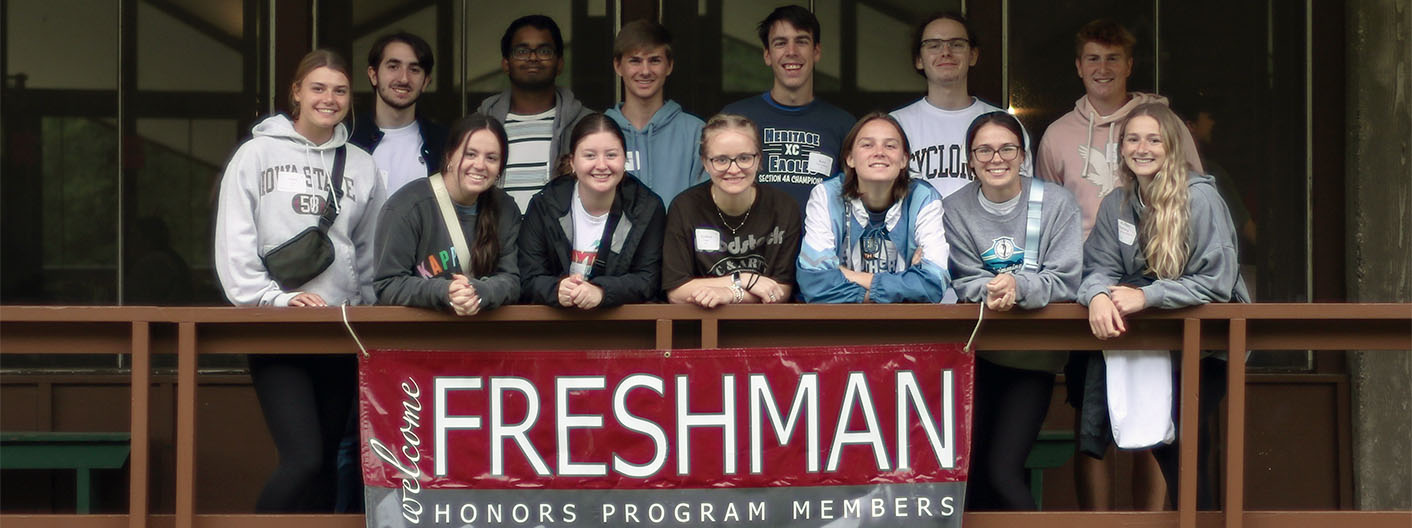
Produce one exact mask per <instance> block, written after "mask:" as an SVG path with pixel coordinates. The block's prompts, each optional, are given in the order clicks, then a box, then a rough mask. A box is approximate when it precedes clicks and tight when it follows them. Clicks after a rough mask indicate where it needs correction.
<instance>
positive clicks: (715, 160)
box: [706, 152, 760, 171]
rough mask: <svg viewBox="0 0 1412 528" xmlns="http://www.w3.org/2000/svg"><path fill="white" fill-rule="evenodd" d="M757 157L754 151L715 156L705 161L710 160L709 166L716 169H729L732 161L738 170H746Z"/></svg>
mask: <svg viewBox="0 0 1412 528" xmlns="http://www.w3.org/2000/svg"><path fill="white" fill-rule="evenodd" d="M759 157H760V155H759V154H756V153H754V152H746V153H744V154H736V156H735V157H734V158H732V157H730V156H716V157H712V158H707V159H706V161H709V162H711V168H713V169H716V170H718V171H724V170H727V169H730V168H731V164H732V163H734V164H735V166H737V167H740V170H746V169H749V168H751V167H754V166H755V160H756V159H757V158H759Z"/></svg>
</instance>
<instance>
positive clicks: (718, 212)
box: [711, 187, 755, 236]
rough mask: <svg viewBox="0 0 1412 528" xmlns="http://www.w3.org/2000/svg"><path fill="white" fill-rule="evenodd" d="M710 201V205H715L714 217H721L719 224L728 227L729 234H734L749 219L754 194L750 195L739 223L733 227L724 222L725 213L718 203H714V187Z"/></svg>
mask: <svg viewBox="0 0 1412 528" xmlns="http://www.w3.org/2000/svg"><path fill="white" fill-rule="evenodd" d="M711 202H712V204H711V205H715V206H716V217H717V218H720V219H721V225H723V226H726V229H729V230H730V232H731V236H735V232H736V231H739V230H740V228H742V227H745V223H746V222H749V221H750V211H752V210H754V209H755V197H754V196H751V197H750V206H749V207H746V208H745V216H744V217H742V218H741V219H740V223H739V224H736V226H735V227H731V225H730V224H729V223H726V214H725V213H724V212H722V211H721V206H720V205H719V204H717V203H715V202H716V189H715V188H714V187H713V188H712V189H711Z"/></svg>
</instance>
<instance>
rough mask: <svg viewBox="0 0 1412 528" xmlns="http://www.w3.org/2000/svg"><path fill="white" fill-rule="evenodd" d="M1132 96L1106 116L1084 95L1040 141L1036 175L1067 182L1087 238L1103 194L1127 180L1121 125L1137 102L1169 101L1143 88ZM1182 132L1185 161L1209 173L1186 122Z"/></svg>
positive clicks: (1130, 94) (1203, 172)
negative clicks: (1122, 174)
mask: <svg viewBox="0 0 1412 528" xmlns="http://www.w3.org/2000/svg"><path fill="white" fill-rule="evenodd" d="M1128 95H1129V96H1131V97H1132V98H1131V99H1129V100H1128V102H1127V104H1125V105H1123V106H1122V107H1121V108H1118V110H1117V111H1116V112H1113V113H1112V114H1110V115H1106V116H1101V115H1098V110H1096V109H1094V108H1093V105H1092V104H1090V103H1089V102H1088V96H1087V95H1085V96H1083V97H1080V98H1079V100H1078V101H1077V102H1075V103H1074V109H1073V110H1072V111H1070V112H1069V113H1067V114H1064V115H1063V116H1062V117H1060V118H1059V119H1058V120H1056V121H1054V123H1053V124H1051V125H1049V128H1048V129H1046V130H1045V131H1044V137H1043V138H1042V139H1040V141H1039V162H1038V163H1036V164H1035V172H1036V176H1039V177H1040V178H1043V179H1045V180H1049V181H1052V182H1054V183H1058V184H1060V185H1063V186H1064V188H1066V189H1068V190H1069V192H1071V193H1073V194H1074V199H1075V200H1078V202H1079V209H1080V210H1081V211H1083V219H1084V233H1083V236H1084V238H1088V233H1089V231H1090V230H1091V229H1093V219H1094V216H1095V215H1096V214H1097V213H1098V204H1099V203H1100V202H1102V201H1103V197H1104V196H1107V195H1108V193H1110V192H1112V191H1113V189H1116V188H1118V187H1121V186H1122V185H1123V184H1122V181H1121V180H1120V179H1119V177H1118V169H1119V167H1120V166H1121V165H1122V163H1123V161H1122V159H1121V158H1120V151H1121V147H1120V145H1121V144H1122V141H1121V140H1120V139H1119V138H1118V134H1119V131H1118V126H1120V125H1121V124H1122V122H1123V120H1124V119H1127V117H1128V114H1129V113H1131V112H1132V111H1133V109H1134V108H1137V107H1138V106H1139V105H1142V104H1146V103H1162V104H1167V98H1166V97H1162V96H1160V95H1155V94H1148V93H1142V92H1129V93H1128ZM1180 133H1181V137H1182V148H1183V150H1185V151H1186V156H1187V162H1188V163H1190V164H1191V168H1192V169H1194V170H1196V172H1197V173H1198V174H1205V173H1206V170H1205V169H1204V168H1202V166H1201V158H1200V157H1198V155H1197V152H1196V142H1194V141H1192V139H1191V133H1190V132H1188V131H1187V129H1186V127H1180Z"/></svg>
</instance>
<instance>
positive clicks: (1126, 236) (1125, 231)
mask: <svg viewBox="0 0 1412 528" xmlns="http://www.w3.org/2000/svg"><path fill="white" fill-rule="evenodd" d="M1135 240H1137V227H1134V226H1133V225H1132V224H1129V223H1127V222H1126V221H1123V220H1119V221H1118V241H1119V242H1122V243H1123V244H1125V245H1129V246H1131V245H1133V241H1135Z"/></svg>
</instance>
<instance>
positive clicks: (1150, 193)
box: [1118, 103, 1192, 279]
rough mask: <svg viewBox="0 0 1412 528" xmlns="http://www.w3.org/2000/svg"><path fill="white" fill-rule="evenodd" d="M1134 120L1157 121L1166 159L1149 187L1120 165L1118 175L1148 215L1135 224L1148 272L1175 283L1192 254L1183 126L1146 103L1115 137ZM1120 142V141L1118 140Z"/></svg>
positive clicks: (1163, 108) (1161, 106) (1123, 133)
mask: <svg viewBox="0 0 1412 528" xmlns="http://www.w3.org/2000/svg"><path fill="white" fill-rule="evenodd" d="M1137 116H1147V117H1150V118H1152V119H1154V120H1156V121H1157V128H1158V131H1159V133H1160V134H1161V136H1162V148H1163V150H1164V151H1165V152H1166V158H1165V159H1164V160H1163V161H1162V167H1161V168H1160V170H1158V172H1157V174H1156V175H1154V176H1153V177H1152V181H1151V183H1149V184H1147V185H1140V184H1139V182H1138V179H1137V175H1135V174H1133V172H1132V170H1131V169H1129V168H1128V166H1127V163H1126V162H1125V163H1123V164H1122V169H1121V173H1122V175H1123V177H1124V178H1126V179H1127V182H1128V183H1130V184H1132V186H1133V188H1136V189H1137V191H1138V196H1139V197H1140V198H1141V199H1142V201H1143V203H1144V204H1146V206H1147V214H1144V215H1143V216H1142V219H1141V220H1139V221H1138V230H1139V233H1140V234H1141V236H1142V240H1143V244H1142V254H1143V256H1144V257H1146V258H1147V269H1148V270H1149V271H1151V272H1152V273H1153V274H1154V275H1156V276H1157V278H1159V279H1175V278H1177V277H1180V276H1181V275H1182V270H1183V269H1184V268H1186V261H1187V258H1188V257H1189V256H1190V254H1191V244H1190V242H1189V241H1188V232H1189V231H1190V226H1189V224H1190V218H1189V216H1190V210H1189V208H1188V207H1189V206H1188V203H1189V195H1188V191H1187V173H1188V172H1190V171H1191V170H1192V168H1191V165H1190V164H1189V163H1188V162H1187V153H1186V147H1185V146H1184V145H1183V144H1182V140H1181V137H1182V136H1181V128H1180V127H1182V126H1184V125H1183V124H1182V121H1181V120H1180V119H1178V118H1177V115H1176V114H1175V113H1173V112H1172V109H1170V108H1167V105H1165V104H1161V103H1147V104H1144V105H1140V106H1138V107H1137V108H1134V109H1133V111H1132V113H1131V114H1128V117H1127V119H1126V120H1124V121H1123V126H1122V128H1121V129H1120V133H1119V134H1118V137H1119V138H1124V137H1126V136H1127V128H1128V123H1131V122H1132V120H1133V118H1135V117H1137ZM1120 141H1122V139H1120Z"/></svg>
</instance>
